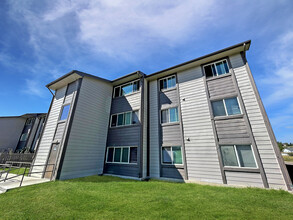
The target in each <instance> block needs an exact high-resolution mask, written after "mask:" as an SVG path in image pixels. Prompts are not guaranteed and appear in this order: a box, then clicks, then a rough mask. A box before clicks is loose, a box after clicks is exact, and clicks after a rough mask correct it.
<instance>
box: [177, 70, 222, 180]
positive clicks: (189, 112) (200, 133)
mask: <svg viewBox="0 0 293 220" xmlns="http://www.w3.org/2000/svg"><path fill="white" fill-rule="evenodd" d="M177 76H178V83H179V94H180V100H183V99H185V101H182V102H181V111H182V123H183V130H184V143H185V151H186V161H187V170H188V177H189V179H191V180H192V179H193V180H198V181H207V182H214V183H223V182H222V176H221V171H220V165H219V160H218V155H217V150H216V143H215V139H214V134H213V128H212V122H211V116H210V111H209V107H208V100H207V96H206V91H205V85H204V80H203V77H202V71H201V68H200V67H196V68H193V69H189V70H186V71H183V72H179V73H178V74H177ZM187 138H190V141H187Z"/></svg>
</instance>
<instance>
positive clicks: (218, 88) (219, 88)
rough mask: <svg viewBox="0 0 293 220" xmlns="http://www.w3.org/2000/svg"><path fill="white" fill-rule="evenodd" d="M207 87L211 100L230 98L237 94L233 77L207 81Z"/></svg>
mask: <svg viewBox="0 0 293 220" xmlns="http://www.w3.org/2000/svg"><path fill="white" fill-rule="evenodd" d="M207 86H208V90H209V94H210V97H211V98H214V97H217V96H229V95H231V94H233V93H234V94H235V93H236V89H235V86H234V84H233V81H232V78H231V76H225V77H223V78H219V79H213V80H208V81H207Z"/></svg>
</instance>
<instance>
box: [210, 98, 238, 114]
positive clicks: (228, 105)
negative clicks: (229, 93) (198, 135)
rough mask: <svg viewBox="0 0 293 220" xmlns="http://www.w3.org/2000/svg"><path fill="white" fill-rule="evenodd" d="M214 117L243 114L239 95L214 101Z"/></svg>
mask: <svg viewBox="0 0 293 220" xmlns="http://www.w3.org/2000/svg"><path fill="white" fill-rule="evenodd" d="M212 108H213V113H214V117H216V116H228V115H238V114H241V110H240V107H239V104H238V99H237V97H233V98H227V99H221V100H217V101H212Z"/></svg>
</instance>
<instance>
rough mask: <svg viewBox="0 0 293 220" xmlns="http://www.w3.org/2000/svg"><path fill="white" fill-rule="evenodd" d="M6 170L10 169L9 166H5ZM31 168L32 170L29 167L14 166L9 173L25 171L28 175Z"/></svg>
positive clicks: (22, 172)
mask: <svg viewBox="0 0 293 220" xmlns="http://www.w3.org/2000/svg"><path fill="white" fill-rule="evenodd" d="M5 170H9V168H5ZM29 170H30V169H29V168H27V169H25V168H23V167H21V168H12V169H11V170H10V171H9V173H12V174H20V175H21V174H24V172H25V175H26V176H27V175H28V173H29ZM0 171H3V170H2V169H1V170H0ZM3 175H4V174H3Z"/></svg>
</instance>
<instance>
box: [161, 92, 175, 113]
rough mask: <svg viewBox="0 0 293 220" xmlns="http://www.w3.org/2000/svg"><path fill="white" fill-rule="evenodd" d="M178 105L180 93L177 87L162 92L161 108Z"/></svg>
mask: <svg viewBox="0 0 293 220" xmlns="http://www.w3.org/2000/svg"><path fill="white" fill-rule="evenodd" d="M177 105H178V94H177V90H176V89H172V90H169V91H164V92H160V109H165V108H168V107H170V106H177Z"/></svg>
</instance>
